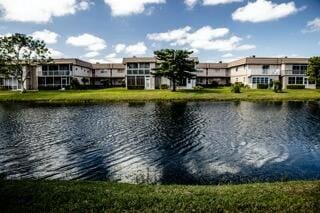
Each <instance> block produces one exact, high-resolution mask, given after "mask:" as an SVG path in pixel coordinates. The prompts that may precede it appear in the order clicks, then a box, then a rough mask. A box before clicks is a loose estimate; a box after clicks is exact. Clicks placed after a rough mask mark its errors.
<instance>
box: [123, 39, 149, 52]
mask: <svg viewBox="0 0 320 213" xmlns="http://www.w3.org/2000/svg"><path fill="white" fill-rule="evenodd" d="M147 50H148V48H147V47H146V45H145V44H144V42H138V43H136V44H133V45H129V46H127V47H126V49H125V52H126V54H128V55H144V54H146V52H147Z"/></svg>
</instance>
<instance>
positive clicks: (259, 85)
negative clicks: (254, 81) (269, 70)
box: [257, 84, 269, 89]
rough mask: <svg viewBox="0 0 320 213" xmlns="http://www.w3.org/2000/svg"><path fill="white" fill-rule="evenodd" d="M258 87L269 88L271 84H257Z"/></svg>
mask: <svg viewBox="0 0 320 213" xmlns="http://www.w3.org/2000/svg"><path fill="white" fill-rule="evenodd" d="M257 88H258V89H268V88H269V85H268V84H258V85H257Z"/></svg>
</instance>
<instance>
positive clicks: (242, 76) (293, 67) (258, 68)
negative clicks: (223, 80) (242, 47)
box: [228, 56, 316, 89]
mask: <svg viewBox="0 0 320 213" xmlns="http://www.w3.org/2000/svg"><path fill="white" fill-rule="evenodd" d="M307 67H308V59H307V58H287V57H284V58H263V57H259V58H258V57H255V56H252V57H247V58H243V59H240V60H236V61H233V62H230V63H229V64H228V69H229V70H230V81H231V83H232V84H233V83H236V82H239V83H243V84H244V85H248V86H249V87H251V88H257V86H258V84H270V83H272V82H273V81H275V80H279V81H281V82H282V85H283V88H286V87H287V86H288V85H305V87H306V88H310V89H314V88H316V85H315V83H314V82H309V80H308V78H307V76H306V70H307Z"/></svg>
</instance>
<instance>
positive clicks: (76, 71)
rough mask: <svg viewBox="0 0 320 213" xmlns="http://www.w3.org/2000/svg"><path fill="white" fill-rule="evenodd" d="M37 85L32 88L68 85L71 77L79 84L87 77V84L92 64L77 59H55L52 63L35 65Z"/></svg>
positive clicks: (90, 75) (90, 76)
mask: <svg viewBox="0 0 320 213" xmlns="http://www.w3.org/2000/svg"><path fill="white" fill-rule="evenodd" d="M36 70H37V77H38V82H37V84H38V85H37V86H35V87H34V89H36V87H37V88H39V89H44V88H57V89H58V88H64V87H67V86H70V82H71V80H72V79H77V80H78V82H79V83H80V84H84V83H87V82H83V79H87V81H88V84H90V80H91V78H92V64H90V63H88V62H85V61H82V60H79V59H55V60H54V61H53V62H52V63H49V64H46V65H41V66H37V68H36Z"/></svg>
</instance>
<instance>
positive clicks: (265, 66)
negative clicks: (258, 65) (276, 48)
mask: <svg viewBox="0 0 320 213" xmlns="http://www.w3.org/2000/svg"><path fill="white" fill-rule="evenodd" d="M269 69H270V65H263V66H262V73H263V74H268V71H269Z"/></svg>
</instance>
